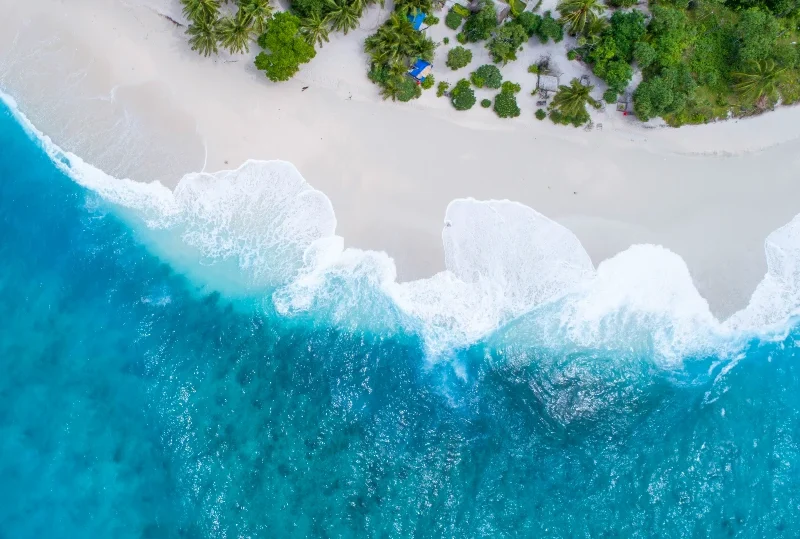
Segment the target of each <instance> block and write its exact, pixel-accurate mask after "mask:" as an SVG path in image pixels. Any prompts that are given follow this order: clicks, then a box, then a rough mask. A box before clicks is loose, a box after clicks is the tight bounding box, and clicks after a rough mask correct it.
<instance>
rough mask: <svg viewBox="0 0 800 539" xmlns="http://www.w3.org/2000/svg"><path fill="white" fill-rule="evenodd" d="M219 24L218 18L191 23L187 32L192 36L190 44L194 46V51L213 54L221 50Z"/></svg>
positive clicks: (204, 54)
mask: <svg viewBox="0 0 800 539" xmlns="http://www.w3.org/2000/svg"><path fill="white" fill-rule="evenodd" d="M217 24H218V23H217V19H200V20H196V21H194V22H193V23H192V24H190V25H189V28H187V29H186V33H187V34H188V35H189V36H190V38H189V45H191V46H192V50H193V51H197V52H199V53H200V54H202V55H203V56H211V55H212V54H217V53H218V52H219V49H218V48H217V41H218V40H219V29H218V27H217Z"/></svg>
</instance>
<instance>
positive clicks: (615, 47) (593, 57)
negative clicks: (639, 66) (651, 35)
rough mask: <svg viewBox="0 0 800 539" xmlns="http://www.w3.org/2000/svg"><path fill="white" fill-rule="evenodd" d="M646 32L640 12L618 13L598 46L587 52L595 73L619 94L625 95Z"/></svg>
mask: <svg viewBox="0 0 800 539" xmlns="http://www.w3.org/2000/svg"><path fill="white" fill-rule="evenodd" d="M646 30H647V27H646V24H645V17H644V14H643V13H642V12H641V11H638V10H633V11H629V12H622V11H617V12H616V13H614V14H613V15H612V16H611V21H610V24H609V25H608V27H607V28H606V29H605V30H604V31H603V32H602V33H601V34H600V36H599V39H598V40H597V43H596V45H594V46H593V47H591V48H587V49H588V50H586V54H585V55H584V57H585V58H586V60H587V61H588V62H589V63H590V64H592V69H593V70H594V73H595V74H596V75H597V76H598V77H600V78H601V79H603V80H604V81H606V83H607V84H608V87H609V88H611V89H612V90H614V91H615V92H616V93H622V92H623V91H624V90H625V88H626V87H627V86H628V84H629V83H630V81H631V78H632V77H633V68H632V67H631V62H632V61H633V59H634V52H635V51H636V49H637V46H638V44H639V43H641V40H642V39H643V38H644V36H645V32H646Z"/></svg>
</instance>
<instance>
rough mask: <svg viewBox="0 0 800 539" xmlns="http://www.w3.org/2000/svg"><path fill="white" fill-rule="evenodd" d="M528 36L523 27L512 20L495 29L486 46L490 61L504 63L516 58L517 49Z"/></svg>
mask: <svg viewBox="0 0 800 539" xmlns="http://www.w3.org/2000/svg"><path fill="white" fill-rule="evenodd" d="M529 38H530V36H529V35H528V32H527V31H526V30H525V28H523V26H522V25H520V24H518V23H517V22H516V21H513V20H512V21H509V22H507V23H505V24H504V25H503V26H501V27H499V28H497V30H495V32H494V34H493V35H492V37H491V39H489V42H488V43H487V44H486V48H487V49H489V52H490V53H491V55H492V61H494V62H495V63H498V64H499V63H503V64H505V63H507V62H509V61H511V60H516V59H517V50H519V48H520V46H522V44H523V43H525V42H526V41H528V39H529Z"/></svg>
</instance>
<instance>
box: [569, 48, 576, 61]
mask: <svg viewBox="0 0 800 539" xmlns="http://www.w3.org/2000/svg"><path fill="white" fill-rule="evenodd" d="M577 57H578V51H576V50H575V49H570V50H568V51H567V60H569V61H572V60H574V59H575V58H577Z"/></svg>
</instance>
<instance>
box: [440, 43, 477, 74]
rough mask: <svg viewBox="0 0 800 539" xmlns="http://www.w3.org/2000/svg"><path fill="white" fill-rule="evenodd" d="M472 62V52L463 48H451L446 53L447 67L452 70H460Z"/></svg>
mask: <svg viewBox="0 0 800 539" xmlns="http://www.w3.org/2000/svg"><path fill="white" fill-rule="evenodd" d="M471 61H472V51H471V50H469V49H465V48H464V47H453V48H452V49H450V51H449V52H448V53H447V62H446V63H447V67H449V68H450V69H452V70H454V71H455V70H456V69H461V68H462V67H464V66H466V65H467V64H469V63H470V62H471Z"/></svg>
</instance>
